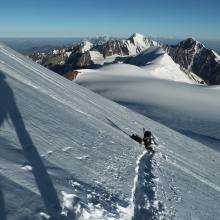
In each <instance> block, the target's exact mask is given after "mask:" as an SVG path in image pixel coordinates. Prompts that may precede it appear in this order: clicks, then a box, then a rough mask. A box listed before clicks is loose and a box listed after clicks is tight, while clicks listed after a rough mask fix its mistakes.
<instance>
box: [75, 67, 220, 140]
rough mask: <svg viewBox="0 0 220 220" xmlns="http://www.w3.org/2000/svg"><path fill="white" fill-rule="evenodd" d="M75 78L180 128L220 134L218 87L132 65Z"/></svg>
mask: <svg viewBox="0 0 220 220" xmlns="http://www.w3.org/2000/svg"><path fill="white" fill-rule="evenodd" d="M76 82H77V83H79V84H80V85H83V86H85V87H87V88H89V89H91V90H93V91H95V92H97V93H99V94H101V95H103V96H105V97H107V98H110V99H112V100H114V101H117V102H119V103H121V104H124V105H126V106H128V107H130V108H133V109H135V110H136V111H138V112H140V113H142V114H144V115H147V116H150V117H152V118H154V119H156V120H159V121H162V122H164V123H165V124H167V125H169V126H171V127H173V128H175V129H178V130H186V131H190V132H196V133H199V134H204V135H208V136H211V137H215V138H219V132H220V118H219V111H220V104H219V102H218V101H217V100H218V97H219V95H220V94H219V91H218V90H213V89H210V88H209V87H204V86H197V85H190V84H183V83H177V82H172V81H166V80H160V79H155V78H152V77H149V74H147V73H146V72H145V71H144V70H143V69H141V68H138V67H136V68H135V67H132V66H131V65H125V64H121V65H112V66H108V67H104V68H101V69H99V70H97V71H94V72H92V73H89V74H88V73H85V74H79V75H78V77H77V79H76Z"/></svg>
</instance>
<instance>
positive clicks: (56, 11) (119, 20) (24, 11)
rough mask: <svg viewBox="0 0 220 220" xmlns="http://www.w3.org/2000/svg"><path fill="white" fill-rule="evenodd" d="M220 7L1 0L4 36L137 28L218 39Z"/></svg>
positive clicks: (203, 1) (117, 33)
mask: <svg viewBox="0 0 220 220" xmlns="http://www.w3.org/2000/svg"><path fill="white" fill-rule="evenodd" d="M219 8H220V2H219V1H218V0H210V1H207V0H200V1H199V0H195V1H191V0H184V1H183V0H181V1H176V0H168V1H164V0H157V1H153V0H148V1H146V0H136V1H131V0H126V1H125V0H121V1H117V0H111V1H110V0H108V1H103V0H94V1H91V0H84V1H83V2H82V1H72V0H66V1H65V2H63V1H57V0H54V1H52V0H47V1H43V0H38V1H33V0H30V1H25V0H20V1H15V0H8V1H4V2H2V3H1V8H0V26H1V32H0V37H7V38H9V37H10V38H18V37H19V38H25V37H26V38H27V37H30V38H40V37H41V38H47V37H48V38H52V37H55V38H59V37H60V38H63V37H65V38H69V37H82V38H83V37H90V36H93V37H95V36H99V35H102V36H103V35H104V36H105V35H107V36H114V37H126V36H129V35H130V34H131V33H133V32H138V33H142V34H144V35H146V36H149V37H160V38H174V39H184V38H188V37H194V38H197V39H206V40H220V31H219V28H218V26H219V23H220V17H219V16H218V14H219Z"/></svg>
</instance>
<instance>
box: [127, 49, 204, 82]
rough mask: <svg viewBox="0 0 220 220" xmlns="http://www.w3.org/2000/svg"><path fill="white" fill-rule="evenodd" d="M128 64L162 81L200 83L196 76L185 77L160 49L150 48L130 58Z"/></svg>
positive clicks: (178, 67)
mask: <svg viewBox="0 0 220 220" xmlns="http://www.w3.org/2000/svg"><path fill="white" fill-rule="evenodd" d="M128 63H129V64H132V65H136V66H139V67H141V68H142V69H144V70H145V71H146V72H147V73H148V74H150V75H153V76H156V77H158V78H162V79H167V80H173V81H180V82H187V83H195V82H197V81H202V80H201V79H200V78H199V77H198V76H194V75H192V74H189V75H187V74H186V73H185V72H183V71H181V70H180V66H179V65H178V64H176V63H175V62H174V61H173V60H172V58H171V57H170V56H169V55H168V54H167V53H166V52H165V51H164V50H163V49H162V48H161V47H150V48H149V49H147V50H145V51H143V52H141V53H140V54H138V55H136V56H135V57H133V58H131V59H130V60H129V61H128Z"/></svg>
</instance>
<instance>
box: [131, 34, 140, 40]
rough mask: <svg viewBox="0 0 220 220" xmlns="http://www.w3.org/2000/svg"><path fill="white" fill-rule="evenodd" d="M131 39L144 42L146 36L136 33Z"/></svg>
mask: <svg viewBox="0 0 220 220" xmlns="http://www.w3.org/2000/svg"><path fill="white" fill-rule="evenodd" d="M129 39H140V40H143V39H144V35H142V34H140V33H134V34H132V35H131V37H129Z"/></svg>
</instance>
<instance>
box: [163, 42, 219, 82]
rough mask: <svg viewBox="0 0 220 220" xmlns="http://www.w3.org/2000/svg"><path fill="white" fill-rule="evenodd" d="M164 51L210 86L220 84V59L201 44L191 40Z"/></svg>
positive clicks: (166, 47)
mask: <svg viewBox="0 0 220 220" xmlns="http://www.w3.org/2000/svg"><path fill="white" fill-rule="evenodd" d="M164 49H165V50H166V52H167V53H168V54H169V55H170V56H171V57H172V59H173V60H174V61H175V62H176V63H178V64H179V65H180V66H181V67H182V68H183V69H185V70H186V71H191V72H193V73H195V74H196V75H197V76H199V77H200V78H202V79H203V80H204V81H205V82H206V83H207V84H209V85H215V84H220V58H219V56H218V54H217V53H215V52H214V51H212V50H210V49H207V48H206V47H205V46H204V45H203V44H201V43H200V42H198V41H196V40H194V39H192V38H189V39H186V40H184V41H181V42H180V43H179V44H178V45H174V46H168V45H166V46H164Z"/></svg>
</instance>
